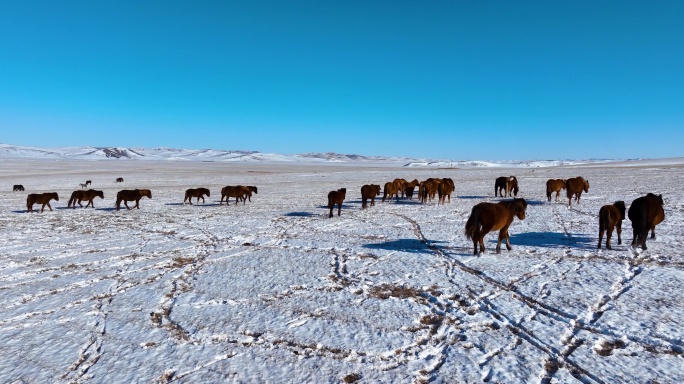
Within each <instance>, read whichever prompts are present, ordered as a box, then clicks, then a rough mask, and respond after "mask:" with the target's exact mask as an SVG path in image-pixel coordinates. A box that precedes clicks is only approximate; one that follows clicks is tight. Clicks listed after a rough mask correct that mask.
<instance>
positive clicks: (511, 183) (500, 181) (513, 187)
mask: <svg viewBox="0 0 684 384" xmlns="http://www.w3.org/2000/svg"><path fill="white" fill-rule="evenodd" d="M501 191H503V192H504V193H503V194H502V193H501ZM511 191H512V192H513V193H511ZM497 195H498V196H501V197H509V196H510V197H513V196H518V179H517V178H516V177H515V176H508V177H506V176H501V177H497V178H496V180H495V181H494V197H496V196H497Z"/></svg>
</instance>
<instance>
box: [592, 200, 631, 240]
mask: <svg viewBox="0 0 684 384" xmlns="http://www.w3.org/2000/svg"><path fill="white" fill-rule="evenodd" d="M626 209H627V208H626V207H625V202H624V201H616V202H615V203H613V204H610V205H604V206H603V207H601V209H600V210H599V241H598V246H597V247H596V248H598V249H601V240H603V233H604V232H606V249H612V248H611V246H610V238H611V237H612V236H613V229H614V228H616V229H617V235H618V245H619V244H622V220H624V219H625V210H626Z"/></svg>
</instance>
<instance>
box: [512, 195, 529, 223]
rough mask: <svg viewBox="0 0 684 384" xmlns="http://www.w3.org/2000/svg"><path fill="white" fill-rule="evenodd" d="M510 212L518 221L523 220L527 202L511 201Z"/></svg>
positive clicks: (523, 200)
mask: <svg viewBox="0 0 684 384" xmlns="http://www.w3.org/2000/svg"><path fill="white" fill-rule="evenodd" d="M511 208H512V209H511V210H512V212H513V214H514V215H516V216H518V219H520V220H524V219H525V210H526V209H527V201H525V199H523V198H520V199H517V198H516V199H513V202H512V204H511Z"/></svg>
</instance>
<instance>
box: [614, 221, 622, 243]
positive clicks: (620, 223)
mask: <svg viewBox="0 0 684 384" xmlns="http://www.w3.org/2000/svg"><path fill="white" fill-rule="evenodd" d="M615 227H616V229H617V235H618V245H622V220H618V222H617V225H616V226H615Z"/></svg>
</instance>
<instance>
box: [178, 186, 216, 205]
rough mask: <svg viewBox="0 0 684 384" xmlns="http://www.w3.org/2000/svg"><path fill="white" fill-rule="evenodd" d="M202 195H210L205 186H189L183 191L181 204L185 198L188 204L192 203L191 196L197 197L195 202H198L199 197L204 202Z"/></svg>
mask: <svg viewBox="0 0 684 384" xmlns="http://www.w3.org/2000/svg"><path fill="white" fill-rule="evenodd" d="M204 195H207V197H209V196H211V193H210V192H209V190H208V189H206V188H190V189H188V190H186V191H185V198H184V199H183V204H185V201H186V200H187V201H188V202H189V203H190V205H192V198H193V197H196V198H197V204H199V199H200V198H201V199H202V204H204Z"/></svg>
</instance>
